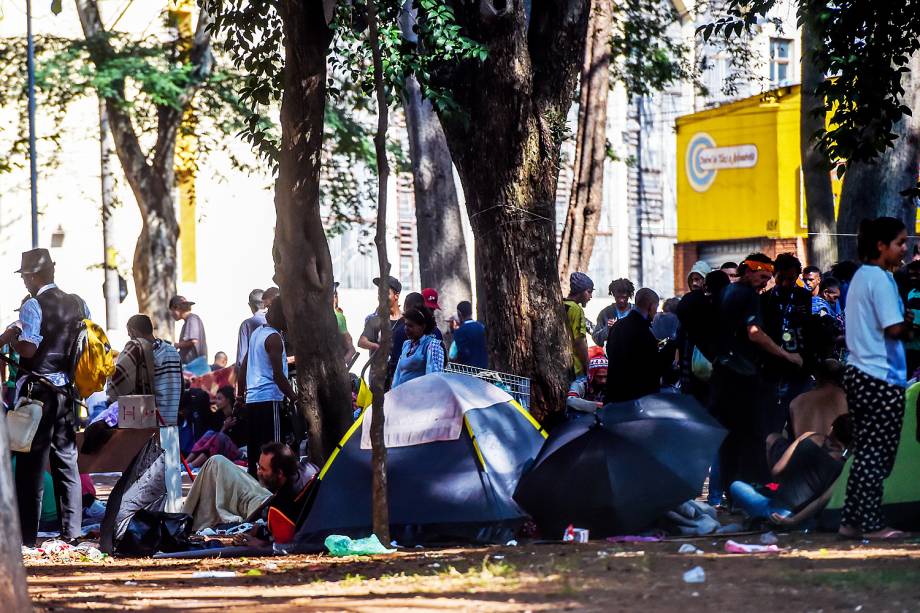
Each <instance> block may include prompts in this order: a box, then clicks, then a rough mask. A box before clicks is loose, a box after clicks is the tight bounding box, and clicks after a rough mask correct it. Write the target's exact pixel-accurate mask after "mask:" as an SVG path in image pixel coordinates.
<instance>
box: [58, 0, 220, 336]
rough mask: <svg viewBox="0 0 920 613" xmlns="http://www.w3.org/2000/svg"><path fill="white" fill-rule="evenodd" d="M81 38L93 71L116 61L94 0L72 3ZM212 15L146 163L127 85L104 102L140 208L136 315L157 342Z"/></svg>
mask: <svg viewBox="0 0 920 613" xmlns="http://www.w3.org/2000/svg"><path fill="white" fill-rule="evenodd" d="M75 5H76V9H77V14H78V16H79V17H80V24H81V26H82V28H83V35H84V37H85V38H86V40H87V42H88V43H90V44H89V47H88V48H89V52H90V57H91V59H92V61H93V63H94V64H95V65H96V68H97V69H100V70H103V69H105V63H106V62H107V61H108V59H109V58H111V57H112V56H113V55H114V50H113V49H112V47H111V43H110V41H109V39H108V37H107V34H106V31H105V28H104V27H103V25H102V20H101V19H100V17H99V6H98V2H97V0H75ZM209 24H210V14H209V12H208V10H207V5H206V4H203V5H202V9H201V12H200V13H199V17H198V24H197V26H196V28H195V35H194V38H193V40H192V46H191V50H190V51H189V63H190V64H191V66H192V68H193V70H192V71H191V72H190V76H191V79H190V82H189V84H188V85H187V86H186V88H185V90H184V91H183V92H182V94H181V95H180V96H179V100H178V103H177V105H176V106H175V107H171V106H170V107H164V106H161V107H158V108H157V138H156V143H155V144H154V147H153V150H152V153H151V155H150V156H149V157H150V160H149V161H148V156H147V154H146V153H145V152H144V150H143V149H142V148H141V145H140V140H139V137H138V134H137V132H136V131H135V129H134V125H133V123H132V121H131V117H130V115H129V114H128V112H127V110H126V108H125V105H124V102H123V100H125V99H127V98H126V96H125V91H126V88H125V83H124V82H115V83H113V84H112V90H113V91H114V92H115V93H114V95H112V96H110V97H108V98H105V112H106V116H107V118H108V121H109V128H110V130H111V132H112V139H113V140H114V142H115V152H116V153H117V154H118V159H119V161H120V162H121V167H122V169H123V170H124V173H125V178H126V179H127V181H128V185H130V187H131V191H132V192H133V194H134V198H135V200H136V201H137V205H138V208H140V212H141V218H142V220H143V228H142V230H141V235H140V236H139V237H138V240H137V246H136V248H135V252H134V287H135V291H136V293H137V303H138V305H137V306H138V310H139V311H140V312H142V313H146V314H148V315H150V317H151V319H152V320H153V324H154V327H155V330H156V332H155V333H156V334H157V336H159V337H161V338H167V339H171V338H172V337H173V330H174V326H173V321H172V318H171V316H170V314H169V309H168V303H169V299H170V298H171V297H172V296H174V295H175V293H176V242H177V241H178V238H179V224H178V221H177V220H176V211H175V205H174V203H173V198H172V188H173V185H174V183H175V175H174V168H173V163H174V159H175V152H176V134H177V131H178V129H179V124H180V123H181V121H182V117H183V114H184V112H185V109H187V108H188V106H189V105H190V104H191V101H192V97H193V96H194V94H195V91H196V90H197V88H198V86H199V85H200V83H201V82H202V81H203V80H204V79H205V78H206V77H207V76H208V74H209V73H210V71H211V66H212V60H213V57H212V55H211V37H210V32H209V30H208V25H209Z"/></svg>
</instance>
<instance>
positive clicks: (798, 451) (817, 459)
mask: <svg viewBox="0 0 920 613" xmlns="http://www.w3.org/2000/svg"><path fill="white" fill-rule="evenodd" d="M842 470H843V460H838V459H835V458H834V457H833V456H831V455H830V454H829V453H828V452H827V451H825V450H824V449H823V448H821V447H819V446H818V445H817V444H816V443H815V442H814V441H812V440H811V439H810V438H807V439H805V440H803V441H802V442H800V443H799V444H798V445H797V446H796V448H795V451H793V452H792V457H791V458H789V463H788V464H786V469H785V470H784V471H783V472H782V474H781V475H780V478H779V487H778V488H777V490H776V494H775V495H774V496H773V499H774V501H776V502H778V503H779V504H781V505H783V506H784V507H786V508H787V509H791V510H792V511H799V510H801V509H802V508H804V507H806V506H808V504H809V503H811V502H812V501H813V500H814V499H816V498H817V497H818V496H820V495H821V494H823V493H824V492H825V491H827V489H828V488H829V487H830V486H831V485H833V484H834V481H836V480H837V477H838V476H840V471H842Z"/></svg>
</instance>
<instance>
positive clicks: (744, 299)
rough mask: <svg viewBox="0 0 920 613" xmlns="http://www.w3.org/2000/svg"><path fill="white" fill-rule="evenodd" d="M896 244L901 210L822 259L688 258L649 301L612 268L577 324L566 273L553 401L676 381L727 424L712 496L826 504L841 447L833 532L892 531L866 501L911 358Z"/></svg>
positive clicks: (895, 424) (575, 281) (917, 297)
mask: <svg viewBox="0 0 920 613" xmlns="http://www.w3.org/2000/svg"><path fill="white" fill-rule="evenodd" d="M906 245H907V231H906V229H905V226H904V224H903V223H901V222H900V221H898V220H896V219H893V218H887V217H882V218H878V219H875V220H867V221H865V222H864V223H863V224H862V226H861V228H860V232H859V236H858V252H859V256H860V260H861V261H860V262H859V263H855V262H840V263H838V264H836V265H834V266H833V267H832V268H831V270H829V271H821V270H820V269H818V268H817V267H814V266H807V267H804V268H803V266H802V263H801V261H800V260H799V259H798V258H797V257H796V256H795V255H794V254H790V253H781V254H778V255H777V256H776V257H775V258H771V257H768V256H767V255H765V254H763V253H752V254H750V255H748V256H747V257H746V258H745V259H744V260H743V261H742V262H740V263H736V262H725V263H723V264H722V265H721V266H720V267H719V268H718V269H717V270H713V269H712V268H711V267H710V265H709V264H707V263H706V262H702V261H700V262H697V263H696V264H694V266H693V267H692V269H691V270H690V272H689V274H688V276H687V280H686V281H687V286H686V293H685V294H684V295H683V296H682V297H681V298H680V300H679V301H678V302H677V303H676V304H675V303H674V302H673V301H666V306H665V308H664V309H662V310H661V312H659V309H658V305H659V297H658V295H657V294H656V293H655V292H654V291H653V290H651V289H649V288H642V289H639V290H638V291H635V287H634V285H633V284H632V283H631V282H630V281H628V280H626V279H619V280H616V281H613V282H612V283H611V284H610V286H609V293H610V295H611V296H613V303H612V304H611V305H609V306H607V307H605V308H604V309H603V310H602V311H601V313H600V315H599V317H598V319H597V323H596V325H595V326H594V327H593V329H592V328H591V326H590V325H589V324H588V322H587V321H586V319H585V315H584V306H585V305H586V304H587V302H588V301H589V300H590V299H591V298H592V294H593V291H594V283H593V282H592V281H591V279H590V278H588V277H587V276H586V275H585V274H584V273H581V272H576V273H573V274H572V276H571V279H570V284H569V285H570V293H569V296H568V298H567V299H566V300H565V309H566V314H567V318H568V324H569V332H570V337H571V343H572V354H573V356H574V368H573V372H572V377H573V382H572V385H571V388H570V391H569V398H568V401H567V407H568V411H569V415H570V416H571V417H574V418H578V417H579V416H580V415H583V414H584V413H591V412H594V411H596V410H597V408H598V407H600V406H603V405H604V404H605V403H610V402H622V401H629V400H634V399H637V398H640V397H642V396H645V395H648V394H650V393H655V392H659V391H671V392H679V393H684V394H690V395H692V396H694V397H695V398H696V399H697V400H698V401H699V402H700V403H701V404H702V405H704V406H705V407H707V408H708V409H709V411H710V412H711V414H712V415H713V416H714V417H715V418H716V419H717V420H718V421H719V422H720V423H721V424H722V425H723V426H724V427H725V429H726V430H727V436H726V438H725V441H724V443H723V444H722V446H721V448H720V450H719V454H718V457H716V458H713V461H712V468H711V471H710V479H709V490H708V496H709V502H710V503H711V504H712V505H713V506H718V507H726V506H731V507H733V508H735V509H740V510H744V511H745V512H747V514H748V515H750V516H751V517H753V518H761V519H766V520H768V521H773V522H775V523H779V524H783V525H793V524H801V523H802V522H806V521H808V520H809V519H811V518H813V517H814V516H815V514H816V513H817V512H819V511H820V510H821V509H822V508H823V507H824V505H826V503H827V501H828V499H829V495H830V490H831V487H832V486H833V484H834V482H835V481H836V479H837V477H838V476H839V475H840V473H841V470H842V467H843V459H844V458H845V457H846V456H847V455H848V454H852V455H854V456H855V458H854V461H853V467H852V471H851V474H850V476H849V480H848V482H847V489H846V503H845V507H844V513H843V519H842V525H841V528H840V533H841V534H842V535H844V536H848V537H853V538H857V537H858V538H862V537H872V538H897V537H899V536H902V534H901V533H900V532H898V531H897V530H892V529H890V528H888V527H886V525H885V522H884V520H883V518H882V516H881V514H880V507H881V500H882V493H883V489H882V488H883V481H884V479H885V478H886V477H887V476H888V475H889V474H890V472H891V469H892V466H893V462H894V457H895V453H896V451H897V446H898V441H899V438H900V434H901V424H902V418H903V414H904V402H905V387H906V385H907V382H908V380H909V379H910V378H914V377H915V371H916V370H917V367H918V366H920V349H918V348H920V344H918V342H920V341H918V340H914V325H913V320H914V309H916V308H920V256H917V254H916V252H915V258H914V260H913V261H911V262H909V263H907V264H906V265H904V263H903V260H904V258H905V256H906V254H907V251H906V249H907V247H906ZM668 303H669V304H668ZM905 305H906V307H905ZM675 319H676V321H674V320H675ZM589 336H590V338H592V339H593V340H594V342H595V343H596V346H595V347H589V346H588V342H587V341H588V338H589ZM777 484H778V485H777ZM770 487H772V488H773V489H772V490H771V489H770Z"/></svg>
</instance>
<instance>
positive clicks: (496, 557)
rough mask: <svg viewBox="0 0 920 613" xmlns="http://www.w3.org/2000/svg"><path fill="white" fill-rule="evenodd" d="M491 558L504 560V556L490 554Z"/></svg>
mask: <svg viewBox="0 0 920 613" xmlns="http://www.w3.org/2000/svg"><path fill="white" fill-rule="evenodd" d="M492 559H493V560H504V559H505V556H492Z"/></svg>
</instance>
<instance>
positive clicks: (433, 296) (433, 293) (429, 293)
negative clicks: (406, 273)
mask: <svg viewBox="0 0 920 613" xmlns="http://www.w3.org/2000/svg"><path fill="white" fill-rule="evenodd" d="M422 298H424V299H425V306H426V307H428V308H429V309H431V310H432V311H440V310H441V305H440V304H438V290H436V289H434V288H433V287H426V288H425V289H423V290H422Z"/></svg>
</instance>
